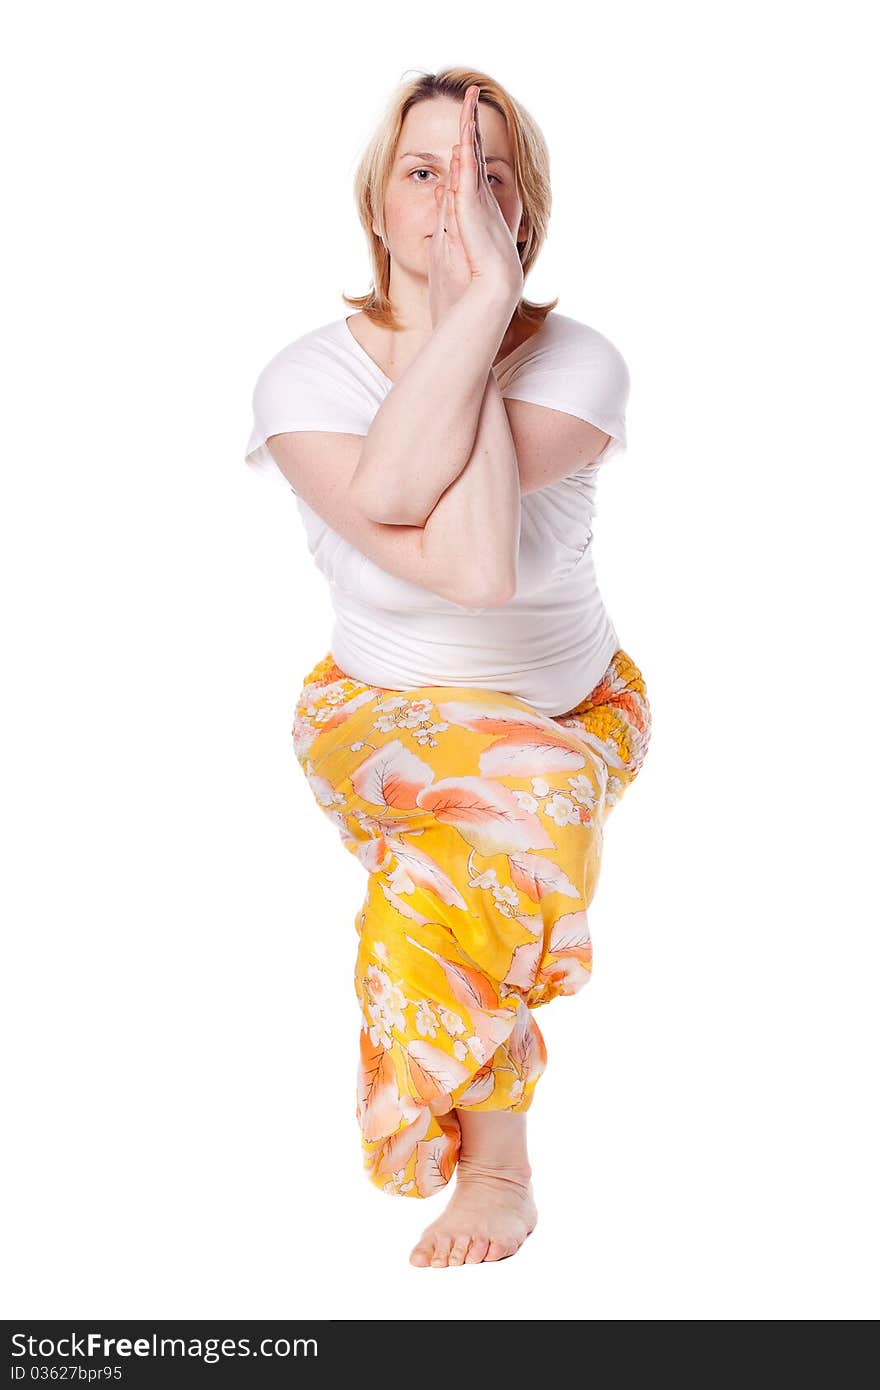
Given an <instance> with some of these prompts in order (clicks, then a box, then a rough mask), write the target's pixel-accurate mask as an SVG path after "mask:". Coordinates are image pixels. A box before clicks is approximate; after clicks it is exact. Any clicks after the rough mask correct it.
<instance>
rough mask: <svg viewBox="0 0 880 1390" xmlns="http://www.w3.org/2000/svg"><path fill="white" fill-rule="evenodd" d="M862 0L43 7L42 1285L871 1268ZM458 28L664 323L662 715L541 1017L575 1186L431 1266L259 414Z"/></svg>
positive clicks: (22, 73) (655, 674) (9, 538)
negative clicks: (376, 1051) (313, 733)
mask: <svg viewBox="0 0 880 1390" xmlns="http://www.w3.org/2000/svg"><path fill="white" fill-rule="evenodd" d="M869 8H870V7H868V6H867V5H861V4H853V3H851V4H841V3H836V4H835V5H833V6H832V5H831V4H824V5H815V4H794V3H792V4H783V3H775V4H774V3H767V0H764V3H761V4H757V3H753V4H739V5H736V6H734V5H730V6H727V7H725V8H721V7H717V6H706V5H704V4H697V3H693V4H691V3H689V4H684V3H668V4H664V5H653V4H639V5H636V4H617V5H614V6H610V5H607V4H601V5H600V4H592V3H585V4H583V5H581V6H580V7H577V8H576V9H574V10H573V9H572V8H571V6H570V5H563V4H562V3H559V0H556V3H547V4H543V5H541V6H539V7H538V9H537V10H536V9H535V8H534V7H533V6H526V5H515V4H509V5H508V6H507V7H506V8H505V9H503V10H501V11H499V10H498V9H492V8H489V9H485V10H483V11H480V10H479V9H477V8H476V7H475V6H473V5H472V4H460V3H454V2H453V0H450V3H447V4H444V5H443V6H441V7H437V6H421V7H420V6H413V5H411V4H403V3H386V4H385V5H384V6H383V7H382V8H381V11H373V12H371V11H370V9H369V8H368V7H365V6H354V5H352V6H351V7H350V9H348V10H346V9H343V10H340V8H339V7H338V6H317V7H303V6H300V5H298V4H292V3H291V4H268V3H263V4H260V3H254V0H252V3H250V4H249V5H248V6H247V7H245V6H243V5H239V6H231V5H217V4H207V3H205V4H186V3H181V2H180V0H177V3H175V4H173V5H171V4H157V3H152V4H150V5H124V6H120V5H111V4H103V5H99V4H88V3H84V4H79V5H76V6H62V5H59V4H55V5H43V6H40V7H38V8H32V9H29V10H27V11H25V10H22V9H19V11H18V12H17V15H16V16H15V18H14V19H13V20H12V21H11V31H10V30H8V31H7V33H8V34H9V38H10V39H11V44H12V47H11V50H10V51H8V53H7V72H6V79H5V81H4V84H3V95H2V102H3V108H4V109H3V115H4V129H5V130H6V132H7V139H6V141H5V142H4V144H5V155H4V163H5V176H4V185H5V189H6V192H7V195H11V198H10V202H9V203H8V204H7V213H6V216H5V217H4V225H3V234H4V238H5V241H6V249H5V253H4V256H3V266H4V278H5V280H6V285H5V287H4V304H5V306H6V307H5V312H4V320H5V323H4V332H3V339H4V349H3V351H4V363H3V375H4V382H5V385H6V388H7V403H6V409H5V413H4V414H5V418H4V425H3V438H4V444H5V450H4V452H5V459H4V468H3V487H4V492H5V503H4V506H3V508H2V520H0V526H2V534H0V541H2V545H0V563H2V567H3V576H2V577H3V580H4V593H5V603H4V605H3V647H4V657H5V662H4V665H5V670H6V679H5V681H4V686H3V700H4V706H5V712H4V717H3V721H2V730H3V745H4V746H3V767H4V773H3V783H4V792H5V815H6V824H5V830H4V851H5V854H4V858H5V860H6V870H5V872H4V875H3V896H4V900H5V901H4V904H3V907H4V913H3V915H4V921H5V926H4V929H3V930H4V943H3V944H4V958H5V970H4V984H3V990H4V996H3V1031H4V1066H3V1072H4V1082H3V1091H4V1096H5V1099H4V1110H5V1112H6V1116H7V1120H8V1124H9V1134H8V1141H7V1143H6V1145H5V1146H4V1163H5V1168H6V1172H5V1177H4V1181H3V1192H4V1204H5V1206H6V1212H5V1215H4V1230H5V1245H6V1259H5V1261H4V1265H5V1268H4V1274H3V1279H4V1285H5V1287H4V1289H3V1309H2V1311H3V1315H4V1316H6V1317H13V1316H19V1317H21V1316H29V1317H32V1318H33V1317H42V1318H50V1317H57V1318H69V1317H84V1316H86V1315H88V1316H89V1317H91V1318H92V1319H95V1318H99V1317H103V1318H151V1317H156V1318H186V1317H194V1318H225V1317H228V1318H236V1317H240V1318H259V1317H266V1318H275V1317H278V1318H281V1317H288V1318H300V1317H303V1318H304V1317H310V1316H313V1317H323V1318H362V1319H374V1318H376V1319H378V1318H382V1319H385V1318H406V1319H409V1318H424V1317H427V1318H432V1319H433V1318H436V1319H438V1320H439V1321H444V1320H447V1319H450V1318H456V1317H463V1318H493V1319H519V1318H534V1319H552V1318H561V1319H584V1320H589V1319H710V1318H711V1319H753V1318H767V1319H770V1318H772V1319H826V1318H832V1319H843V1318H869V1317H875V1316H876V1315H877V1312H878V1299H877V1296H876V1294H877V1290H876V1287H874V1288H872V1284H871V1281H872V1278H873V1276H874V1275H875V1274H876V1261H875V1253H876V1241H877V1235H878V1229H877V1214H878V1213H877V1181H876V1178H877V1164H878V1153H877V1146H876V1134H875V1129H874V1125H875V1122H876V1114H877V1108H876V1102H877V1094H876V1081H877V1031H876V1017H877V1003H876V997H877V979H878V965H880V961H878V944H877V939H878V912H877V878H876V865H877V860H878V851H877V845H876V827H877V817H876V797H877V787H878V765H877V764H878V759H877V676H878V671H877V645H876V630H877V624H876V606H875V602H874V600H875V599H876V585H877V567H876V555H877V548H878V545H877V538H876V533H877V505H876V503H877V499H878V489H877V467H878V462H880V460H878V447H877V444H878V430H877V398H878V397H877V371H878V357H877V350H876V348H877V325H878V311H880V303H878V294H877V288H878V285H877V271H876V266H877V258H876V246H877V244H878V226H877V222H876V219H874V218H873V215H872V210H871V207H870V201H869V200H870V195H871V193H872V192H873V191H875V189H874V188H873V187H872V185H875V184H876V162H875V156H876V138H875V135H876V119H877V111H876V108H874V109H872V105H871V98H870V96H869V87H870V86H871V85H874V86H875V87H876V83H875V81H874V79H875V77H876V72H875V67H876V64H875V61H874V50H873V49H872V48H871V47H870V46H869V44H868V42H867V37H868V36H867V19H868V16H869ZM310 11H311V12H310ZM447 63H468V64H473V65H474V66H475V67H477V68H479V69H483V70H485V71H488V72H489V73H491V74H494V75H495V76H496V77H497V78H498V80H500V81H501V82H502V83H504V84H505V85H506V86H507V87H508V88H509V90H510V91H511V92H512V93H513V94H514V96H515V97H516V98H518V99H519V100H520V101H521V102H522V103H523V104H524V105H525V106H526V108H527V109H528V110H529V111H530V112H531V113H532V115H533V116H534V117H535V119H536V120H537V121H538V123H539V125H540V127H541V129H542V130H543V132H544V135H545V137H546V139H547V141H548V144H549V147H550V151H551V158H552V176H553V189H554V205H553V213H552V220H551V228H550V236H549V241H548V243H547V245H546V247H545V249H544V251H543V253H542V255H541V258H540V261H539V263H538V265H537V266H536V268H535V269H534V270H533V272H532V274H531V275H530V277H529V279H528V281H527V283H526V293H527V295H528V296H529V297H530V298H532V299H546V298H550V297H552V296H554V295H557V294H558V295H559V296H560V304H559V310H560V312H561V313H565V314H569V315H571V316H573V317H575V318H580V319H581V320H583V321H585V322H587V323H590V324H593V325H594V326H595V327H597V328H598V329H599V330H600V331H602V332H604V333H605V334H606V335H607V336H609V337H610V338H611V339H612V341H613V342H615V343H616V344H617V345H618V346H619V348H620V349H621V351H622V352H623V354H624V356H625V357H626V359H627V362H628V364H629V367H630V372H631V380H632V391H631V397H630V409H629V416H628V426H629V451H628V453H627V454H625V455H622V456H620V457H619V458H618V460H617V461H616V462H615V463H614V464H613V465H610V466H609V468H608V470H607V472H604V473H603V474H602V477H601V482H600V493H599V519H598V524H597V527H596V539H595V546H596V563H597V569H598V573H599V578H600V585H601V587H602V591H603V595H604V597H605V600H606V603H607V605H608V607H609V611H610V612H611V614H612V617H613V620H614V622H615V625H616V627H617V630H618V632H619V634H620V635H621V640H622V641H623V644H624V647H625V649H626V650H627V651H628V652H629V654H630V655H631V656H632V657H633V658H634V659H635V661H636V662H637V663H638V664H639V666H640V667H641V669H642V671H643V672H644V674H645V676H646V679H647V682H648V692H649V697H650V699H651V704H652V710H653V715H654V737H653V740H652V746H651V750H650V755H649V758H648V761H647V763H646V765H645V767H644V769H643V772H642V774H641V776H640V778H639V779H638V781H637V782H636V783H635V784H634V785H633V787H632V789H631V790H630V792H629V793H627V796H626V797H625V798H624V801H623V802H622V804H621V806H620V808H619V810H618V811H617V812H616V813H615V816H614V817H613V818H612V819H611V821H610V824H609V829H608V834H607V838H606V844H605V857H604V862H603V868H602V874H601V881H600V885H599V889H598V892H597V895H596V898H595V900H594V904H593V906H592V908H591V911H590V923H591V929H592V932H593V938H594V944H595V952H596V959H595V973H594V978H593V981H592V983H591V984H590V985H589V986H588V988H587V989H586V990H585V991H583V992H582V993H581V994H579V995H577V996H575V997H574V998H571V999H565V1000H560V1001H557V1002H556V1003H555V1004H554V1005H551V1006H550V1007H549V1008H547V1009H544V1010H542V1011H541V1013H540V1016H539V1018H540V1023H541V1027H542V1029H543V1031H544V1033H545V1037H546V1039H547V1044H548V1049H549V1065H548V1070H547V1072H546V1074H545V1076H544V1078H543V1079H542V1081H541V1083H540V1085H539V1087H538V1091H537V1093H536V1098H535V1102H534V1105H533V1108H532V1111H531V1113H530V1120H529V1131H530V1141H531V1151H532V1161H533V1166H534V1169H535V1191H536V1197H537V1201H538V1206H539V1212H540V1217H539V1223H538V1226H537V1228H536V1230H535V1232H534V1234H533V1235H532V1236H531V1237H530V1238H529V1240H528V1241H527V1242H526V1244H525V1246H524V1247H523V1249H522V1250H521V1251H520V1252H519V1254H518V1255H517V1256H516V1257H515V1258H513V1259H509V1260H507V1261H504V1262H502V1263H500V1264H495V1265H483V1266H477V1267H466V1268H464V1269H458V1270H431V1269H427V1270H426V1269H416V1268H414V1267H412V1266H410V1265H409V1263H408V1253H409V1250H410V1248H411V1246H412V1245H413V1244H414V1242H415V1240H416V1239H417V1237H418V1235H419V1233H420V1232H421V1229H422V1227H423V1225H424V1224H425V1223H426V1222H427V1221H429V1220H433V1219H434V1217H435V1216H437V1215H438V1214H439V1212H440V1210H441V1209H442V1206H443V1203H444V1200H445V1199H444V1197H442V1196H437V1197H435V1198H433V1199H430V1200H428V1201H426V1202H419V1201H414V1200H408V1199H405V1198H397V1197H391V1196H387V1195H385V1194H383V1193H380V1192H379V1191H378V1190H376V1189H375V1188H373V1187H372V1185H371V1184H370V1183H369V1181H368V1179H367V1178H366V1176H365V1175H364V1174H363V1172H362V1169H361V1157H360V1139H359V1132H358V1129H357V1122H356V1118H355V1113H354V1079H355V1065H356V1054H357V1036H358V1024H359V1015H358V1010H357V1002H356V999H355V995H354V989H353V983H352V969H353V963H354V948H355V937H354V917H355V913H356V911H357V909H358V908H359V906H360V903H361V900H362V898H363V893H364V889H365V886H366V880H365V877H364V874H363V870H362V869H361V867H360V866H359V864H358V863H357V862H356V861H355V860H354V858H352V857H351V856H349V855H347V854H346V852H345V850H344V849H343V847H342V845H341V842H340V841H339V840H338V838H337V837H336V832H335V831H334V830H333V827H332V826H331V825H330V823H329V822H328V821H326V820H325V819H324V817H323V816H322V815H321V813H320V811H319V810H318V808H317V805H316V803H315V802H314V800H313V798H312V795H311V792H310V790H309V788H308V786H307V784H306V781H305V779H304V778H303V775H302V773H301V771H300V769H299V767H298V765H297V763H296V761H295V758H294V755H293V751H292V745H291V740H290V726H291V723H292V714H293V706H294V703H295V699H296V696H297V694H298V692H299V688H300V684H301V682H302V679H303V677H304V675H305V673H306V672H307V671H309V670H310V669H311V667H312V666H313V665H314V664H315V662H316V661H317V660H318V659H319V658H320V657H321V656H323V655H324V653H325V652H326V651H327V650H328V646H329V634H330V626H331V614H330V607H329V599H328V596H327V593H326V591H325V588H324V582H323V580H322V578H321V576H320V575H319V573H318V571H317V570H316V569H315V568H314V566H313V565H312V562H311V560H310V558H309V556H308V553H307V550H306V545H305V535H304V532H303V530H302V527H301V523H300V520H299V516H298V513H297V509H296V503H295V500H294V498H293V496H292V494H286V493H285V491H284V489H283V488H280V487H279V488H275V487H269V486H265V485H264V484H263V482H262V480H261V479H260V478H259V477H257V476H256V475H254V474H253V473H252V472H251V470H250V469H248V468H247V467H246V465H245V463H244V460H243V454H244V446H245V444H246V441H247V437H248V434H249V431H250V404H251V391H252V388H253V385H254V382H255V380H256V376H257V374H258V372H259V370H260V369H261V368H262V366H263V365H264V363H265V362H266V361H267V360H268V359H269V357H270V356H272V355H273V354H274V353H275V352H276V351H277V350H278V349H279V348H280V347H282V346H283V345H284V344H285V343H287V342H289V341H291V340H292V339H294V338H296V337H298V336H300V335H301V334H302V333H304V332H306V331H308V330H309V329H310V328H313V327H315V326H317V325H318V324H320V323H325V322H327V321H329V320H330V319H333V318H338V317H340V316H342V315H343V314H344V313H348V312H351V311H350V310H349V309H348V308H347V307H346V306H345V305H344V303H343V301H342V299H341V294H342V293H343V291H345V292H347V293H349V294H358V293H363V292H364V291H365V290H366V289H367V287H368V283H369V266H368V261H367V255H366V249H365V240H364V236H363V233H362V231H361V229H360V226H359V224H358V221H357V216H356V212H355V208H354V202H353V196H352V180H353V175H354V169H355V165H356V161H357V157H358V155H359V153H360V151H361V149H362V147H363V145H364V144H365V143H366V141H367V139H368V137H369V135H370V133H371V131H372V129H373V126H374V124H375V122H376V120H377V119H378V116H379V114H380V112H381V110H382V108H383V107H384V104H385V102H386V100H387V98H388V96H389V95H390V93H391V91H392V90H393V88H394V87H395V85H396V84H397V83H398V81H400V80H401V79H402V78H403V76H404V74H405V73H407V72H408V71H409V70H412V69H415V68H422V69H427V70H437V69H439V68H440V67H442V66H443V65H445V64H447ZM872 130H873V134H872Z"/></svg>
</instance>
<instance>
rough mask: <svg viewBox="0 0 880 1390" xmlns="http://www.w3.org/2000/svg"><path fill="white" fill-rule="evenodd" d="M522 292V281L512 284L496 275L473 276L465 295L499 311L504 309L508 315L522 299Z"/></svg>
mask: <svg viewBox="0 0 880 1390" xmlns="http://www.w3.org/2000/svg"><path fill="white" fill-rule="evenodd" d="M522 291H523V286H522V280H520V281H519V283H517V284H514V283H513V282H512V281H511V280H508V279H506V278H504V277H502V276H498V275H494V276H487V275H475V276H474V277H473V279H472V280H471V283H470V284H469V285H468V288H467V290H466V293H467V294H468V295H471V296H473V298H475V299H480V300H482V301H484V302H485V303H486V304H490V305H495V306H497V307H498V308H499V309H505V308H506V309H508V310H509V312H510V313H513V311H514V309H515V308H516V306H517V305H518V304H519V301H520V299H521V298H522Z"/></svg>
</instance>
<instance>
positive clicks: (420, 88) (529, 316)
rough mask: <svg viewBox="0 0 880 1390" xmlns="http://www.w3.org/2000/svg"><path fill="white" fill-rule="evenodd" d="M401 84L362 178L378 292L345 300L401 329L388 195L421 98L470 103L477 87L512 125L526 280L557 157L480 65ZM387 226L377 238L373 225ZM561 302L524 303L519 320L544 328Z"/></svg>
mask: <svg viewBox="0 0 880 1390" xmlns="http://www.w3.org/2000/svg"><path fill="white" fill-rule="evenodd" d="M410 71H415V72H418V73H419V74H420V76H418V77H416V78H412V79H410V80H409V81H406V82H403V83H401V85H400V86H399V87H398V88H397V90H396V91H395V92H394V93H393V95H392V97H391V100H390V101H389V102H388V104H387V106H386V108H385V113H384V115H383V117H382V119H381V120H380V122H379V125H378V128H377V129H376V131H375V133H374V135H373V137H372V139H371V140H370V141H369V143H368V144H367V147H366V149H365V150H364V152H363V154H362V155H361V158H360V161H359V163H358V166H357V171H356V174H355V184H354V191H355V201H356V203H357V210H358V216H359V217H360V220H361V225H362V227H363V228H364V231H365V232H366V234H367V242H368V246H369V252H370V261H371V264H372V267H373V287H372V289H371V290H369V292H368V293H367V294H363V295H347V294H343V296H342V299H343V300H344V302H345V303H346V304H349V305H351V307H352V308H353V309H358V310H360V311H361V312H362V313H364V314H366V316H367V318H369V319H370V320H371V321H372V322H373V323H375V324H377V325H379V326H380V327H383V328H390V329H393V330H396V329H399V328H400V326H401V325H400V324H399V323H398V321H397V319H396V317H395V314H394V310H393V309H392V307H391V302H390V300H389V298H388V288H389V284H390V278H391V253H390V252H389V250H388V248H387V246H386V245H385V242H384V218H383V211H384V206H385V190H386V188H387V187H388V181H389V179H390V177H391V168H392V164H393V162H394V151H395V149H396V148H397V141H398V139H399V137H400V131H401V127H402V126H403V122H404V119H405V117H406V113H407V111H409V110H410V108H411V107H413V106H415V105H416V104H417V103H418V102H420V101H431V100H433V99H434V98H435V97H452V98H453V99H454V100H455V101H458V102H462V101H463V100H464V95H465V92H466V91H467V89H468V87H469V86H470V85H471V83H474V82H475V83H477V84H478V85H479V88H480V98H479V99H480V101H481V102H483V103H484V104H485V105H486V106H492V107H494V109H495V110H496V111H497V112H498V113H499V115H500V116H501V117H502V119H503V120H504V124H505V126H506V127H507V133H508V136H509V139H510V144H511V147H512V150H513V175H514V183H515V187H516V189H517V191H518V193H519V196H520V198H521V200H522V205H523V211H522V223H523V224H524V226H525V231H526V239H525V241H523V242H518V243H517V250H518V251H519V256H520V261H521V262H522V268H523V276H524V277H525V276H527V275H528V273H529V270H530V269H531V267H532V265H533V263H534V262H535V260H536V259H537V256H538V253H539V251H540V250H541V247H542V246H543V244H544V241H545V239H546V236H547V225H548V223H549V221H550V203H551V197H550V155H549V152H548V149H547V144H546V142H545V140H544V137H543V135H542V134H541V132H540V130H539V129H538V126H537V124H536V123H535V121H534V120H533V119H532V117H531V116H530V115H529V113H528V111H526V110H525V108H524V107H523V106H521V105H520V104H519V102H517V101H515V100H514V98H513V97H512V96H511V95H510V93H509V92H507V91H505V89H504V87H502V86H501V84H500V83H499V82H495V81H494V80H493V79H492V78H491V77H489V76H487V74H486V73H484V72H478V71H477V70H476V69H474V68H454V67H450V68H442V69H441V71H440V72H437V73H430V72H424V71H422V69H420V68H416V69H410ZM374 219H375V221H376V224H377V226H379V227H380V228H382V234H381V235H380V236H377V235H376V233H375V232H374V231H373V220H374ZM558 303H559V298H558V297H557V298H556V299H554V300H551V301H550V302H549V303H547V304H534V303H532V302H531V301H529V300H528V299H525V298H522V299H520V301H519V303H518V304H517V306H516V313H515V315H514V317H516V318H519V319H520V320H523V321H526V322H528V323H530V324H532V325H534V328H535V329H537V328H540V326H541V324H542V323H543V322H544V319H545V318H546V317H547V315H548V314H549V313H550V312H551V310H553V309H555V308H556V306H557V304H558Z"/></svg>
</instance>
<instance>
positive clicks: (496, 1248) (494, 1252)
mask: <svg viewBox="0 0 880 1390" xmlns="http://www.w3.org/2000/svg"><path fill="white" fill-rule="evenodd" d="M517 1248H518V1247H517V1246H516V1245H511V1244H508V1243H507V1242H505V1241H500V1240H493V1241H490V1242H489V1249H488V1251H487V1252H486V1259H487V1260H506V1259H507V1257H508V1255H512V1254H513V1253H514V1251H515V1250H516V1249H517Z"/></svg>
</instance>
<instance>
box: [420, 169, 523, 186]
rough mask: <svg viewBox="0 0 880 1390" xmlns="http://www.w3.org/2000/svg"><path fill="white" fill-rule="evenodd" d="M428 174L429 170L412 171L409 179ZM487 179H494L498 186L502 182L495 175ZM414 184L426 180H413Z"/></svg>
mask: <svg viewBox="0 0 880 1390" xmlns="http://www.w3.org/2000/svg"><path fill="white" fill-rule="evenodd" d="M430 172H431V170H430V169H413V171H412V173H411V174H410V178H412V177H413V174H430ZM489 178H490V179H494V180H495V182H496V183H498V184H500V183H501V182H502V181H501V179H499V177H498V175H497V174H490V175H489ZM414 182H415V183H425V182H426V180H425V179H415V180H414Z"/></svg>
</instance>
